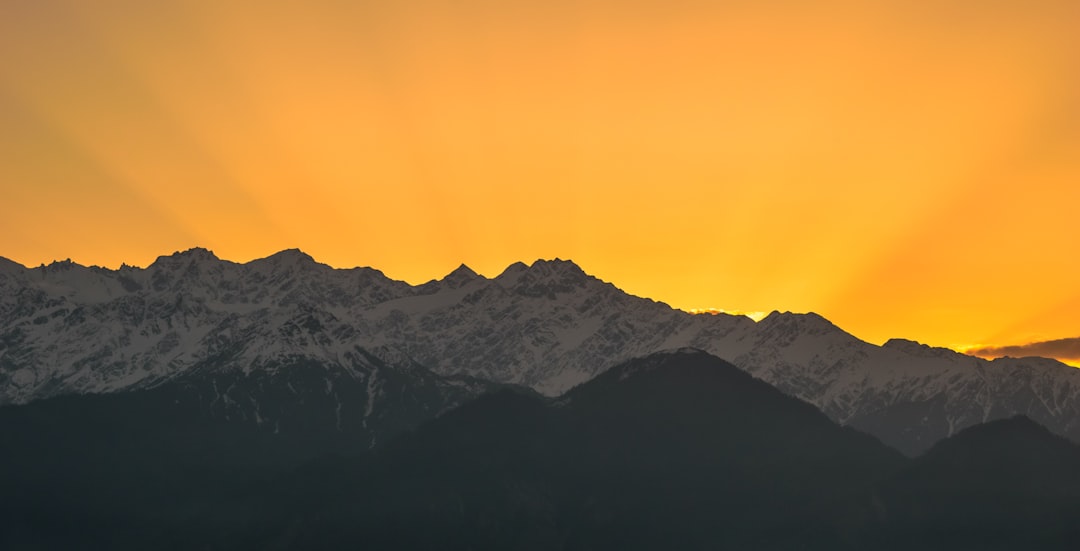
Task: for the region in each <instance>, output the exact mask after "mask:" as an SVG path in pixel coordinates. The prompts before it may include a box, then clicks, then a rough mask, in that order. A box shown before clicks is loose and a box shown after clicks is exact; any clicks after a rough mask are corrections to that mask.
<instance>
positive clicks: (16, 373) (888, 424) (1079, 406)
mask: <svg viewBox="0 0 1080 551" xmlns="http://www.w3.org/2000/svg"><path fill="white" fill-rule="evenodd" d="M358 346H359V347H362V348H363V349H366V350H371V351H375V352H374V353H376V354H377V355H378V356H379V357H380V358H384V359H389V360H388V361H389V362H390V363H395V362H399V363H400V362H403V363H405V364H410V363H415V364H417V365H422V366H425V367H426V368H430V369H431V370H433V371H434V372H436V373H438V374H441V375H442V376H471V377H475V378H479V379H484V380H489V381H496V382H499V383H514V384H521V385H527V386H530V387H532V388H534V389H536V390H538V391H540V392H542V393H544V394H548V395H556V394H559V393H562V392H564V391H565V390H567V389H569V388H571V387H572V386H574V385H576V384H579V383H581V382H584V381H586V380H588V379H590V378H592V377H593V376H595V375H596V374H598V373H599V372H601V371H602V370H604V369H606V368H608V367H611V366H613V365H616V364H618V363H620V362H622V361H624V360H627V359H630V358H634V357H639V356H644V355H647V354H649V353H652V352H655V351H658V350H665V349H676V348H682V347H693V348H698V349H702V350H705V351H708V352H710V353H713V354H715V355H717V356H719V357H721V358H723V359H725V360H728V361H730V362H732V363H734V364H735V365H737V366H739V367H741V368H743V369H745V370H747V371H749V372H750V373H752V374H754V375H755V376H757V377H758V378H761V379H763V380H765V381H767V382H769V383H771V384H773V385H774V386H776V387H778V388H780V389H781V390H783V391H784V392H787V393H789V394H792V395H794V396H797V397H800V398H802V399H804V400H807V401H809V402H811V403H813V404H815V405H817V406H818V407H820V408H821V409H822V410H823V411H825V413H827V414H828V415H829V416H830V417H832V418H834V419H836V420H838V421H840V422H842V423H845V424H850V425H853V426H855V427H858V428H862V429H864V430H867V431H869V432H871V433H873V434H876V435H877V436H879V437H880V438H882V439H883V440H885V441H886V442H887V443H890V444H892V445H894V446H896V447H898V448H900V449H902V450H903V451H907V452H909V453H914V452H917V451H920V450H922V449H925V448H926V447H928V446H929V445H930V444H932V443H933V442H934V441H936V440H938V439H940V438H943V437H945V436H948V435H950V434H953V433H954V432H956V431H957V430H959V429H961V428H964V427H966V426H970V425H972V424H975V423H978V422H982V421H986V420H990V419H996V418H1001V417H1007V416H1011V415H1013V414H1017V413H1022V414H1025V415H1028V416H1029V417H1031V418H1033V419H1035V420H1037V421H1039V422H1040V423H1043V424H1045V425H1047V426H1049V427H1051V428H1052V429H1053V430H1056V431H1058V432H1060V433H1062V434H1066V435H1068V436H1071V437H1073V438H1074V439H1077V440H1080V370H1076V369H1073V368H1071V367H1068V366H1065V365H1064V364H1060V363H1058V362H1055V361H1052V360H1045V359H1032V358H1026V359H1003V360H996V361H993V362H990V361H985V360H980V359H977V358H973V357H970V356H965V355H962V354H958V353H955V352H952V351H949V350H943V349H932V348H929V347H925V346H922V345H919V344H917V343H912V342H910V341H900V340H894V341H890V342H889V343H887V344H886V345H884V346H881V347H879V346H875V345H871V344H868V343H865V342H862V341H860V340H858V339H857V338H855V337H853V336H852V335H849V334H847V333H845V332H844V331H842V330H841V329H839V328H837V327H836V326H834V325H833V324H831V323H830V322H829V321H828V320H825V319H824V318H822V317H820V316H818V315H816V314H790V313H777V312H774V313H772V314H770V315H769V316H767V317H766V318H764V319H762V320H761V321H760V322H756V323H755V322H754V321H752V320H750V319H749V318H746V317H742V316H731V315H725V314H718V315H691V314H688V313H685V312H682V311H678V310H674V309H672V308H670V307H668V306H667V305H665V304H663V303H659V302H655V301H652V300H648V299H642V298H638V297H633V296H630V295H627V294H626V293H623V292H622V291H620V290H619V289H617V288H616V287H615V286H613V285H611V284H609V283H605V282H602V281H600V280H598V279H596V278H594V277H592V276H589V275H587V274H586V273H585V272H583V271H582V270H581V269H580V268H579V267H578V266H577V265H575V264H574V263H572V262H568V261H562V260H553V261H544V260H540V261H537V262H535V263H533V264H532V265H531V266H526V265H525V264H522V263H516V264H514V265H511V266H510V267H508V268H507V269H506V270H505V271H504V272H503V273H502V274H500V275H499V276H497V277H495V278H492V279H488V278H485V277H483V276H481V275H479V274H476V273H475V272H473V271H472V270H471V269H469V268H468V267H466V266H461V267H459V268H458V269H456V270H454V271H453V272H452V273H451V274H449V275H448V276H447V277H445V278H443V279H442V280H438V281H432V282H429V283H426V284H424V285H419V286H415V287H414V286H410V285H408V284H406V283H404V282H400V281H394V280H391V279H389V278H387V277H385V276H384V275H383V274H382V273H381V272H379V271H377V270H373V269H370V268H355V269H351V270H336V269H332V268H330V267H329V266H326V265H322V264H318V263H317V262H315V261H314V260H313V259H312V258H311V257H309V256H307V255H306V254H304V253H302V252H300V251H296V250H292V251H283V252H281V253H278V254H275V255H273V256H271V257H268V258H265V259H261V260H256V261H252V262H250V263H247V264H236V263H232V262H227V261H222V260H219V259H217V258H216V257H215V256H214V255H213V253H211V252H210V251H207V250H205V249H192V250H190V251H186V252H183V253H176V254H173V255H171V256H165V257H161V258H159V259H158V260H157V261H155V262H154V263H153V264H152V265H151V266H149V267H148V268H146V269H138V268H131V267H122V268H121V269H119V270H115V271H113V270H106V269H101V268H87V267H83V266H79V265H77V264H73V263H70V262H60V263H54V264H52V265H49V266H43V267H40V268H33V269H27V268H23V267H21V266H18V265H17V264H14V263H11V262H8V261H0V403H21V402H27V401H30V400H34V399H39V398H43V397H47V396H52V395H56V394H64V393H89V392H94V393H97V392H113V391H120V390H125V389H136V388H146V387H151V386H154V385H159V384H162V383H163V382H165V381H169V380H173V379H175V378H177V377H179V376H181V375H183V374H184V373H187V372H189V371H190V370H192V369H194V368H195V367H196V366H200V367H199V369H210V370H218V371H221V372H236V371H239V372H243V373H248V374H250V373H251V372H252V370H274V369H281V367H280V366H281V365H283V364H282V362H280V361H278V360H279V359H280V358H307V359H311V360H314V361H318V362H323V363H326V364H328V365H339V366H342V369H348V365H349V362H348V361H347V360H346V358H347V356H348V355H349V354H352V353H355V351H356V347H358ZM358 377H359V375H358Z"/></svg>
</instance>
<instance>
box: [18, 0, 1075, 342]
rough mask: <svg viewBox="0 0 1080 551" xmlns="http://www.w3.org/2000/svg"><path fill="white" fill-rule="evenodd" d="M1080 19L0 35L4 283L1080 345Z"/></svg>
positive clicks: (507, 20)
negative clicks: (98, 271)
mask: <svg viewBox="0 0 1080 551" xmlns="http://www.w3.org/2000/svg"><path fill="white" fill-rule="evenodd" d="M1078 28H1080V3H1078V2H1076V1H1075V0H1033V1H1031V2H1024V3H1014V2H989V3H988V2H978V1H975V0H934V1H931V0H871V1H855V0H824V1H822V2H813V3H809V2H792V1H791V0H763V1H760V2H746V1H743V0H730V1H722V2H699V1H696V0H665V1H661V0H640V1H635V2H629V3H628V2H613V1H611V0H582V1H575V2H567V1H564V0H552V1H548V2H538V1H532V0H515V1H511V2H487V1H481V0H462V1H461V2H455V3H449V2H445V1H444V0H413V1H410V2H390V1H381V0H374V1H370V2H338V1H336V0H310V1H308V2H290V1H283V2H269V3H268V2H255V1H253V0H235V1H230V2H216V1H207V0H187V1H184V0H161V1H156V2H143V1H136V0H100V1H96V2H85V1H78V0H35V1H11V2H2V3H0V194H2V195H0V196H2V197H3V199H4V200H3V201H2V204H0V256H3V257H7V258H11V259H13V260H15V261H18V262H20V263H22V264H25V265H31V266H33V265H38V264H40V263H48V262H51V261H52V260H54V259H59V258H72V259H74V260H75V261H77V262H79V263H81V264H87V265H89V264H97V265H104V266H113V267H115V266H119V265H120V264H121V263H128V264H135V265H147V264H149V263H150V262H152V261H153V259H154V258H156V257H157V256H158V255H161V254H167V253H168V252H171V251H174V250H184V249H188V248H191V247H193V246H204V247H207V248H210V249H212V250H214V251H215V252H216V253H217V254H219V255H220V256H222V257H223V258H230V259H237V260H241V261H243V260H249V259H253V258H258V257H262V256H266V255H268V254H272V253H273V252H276V251H278V250H281V249H285V248H290V247H298V248H301V249H303V250H304V251H306V252H308V253H309V254H311V255H312V256H314V257H315V258H316V259H318V260H319V261H320V262H325V263H328V264H330V265H333V266H339V267H348V266H357V265H365V266H373V267H376V268H378V269H380V270H382V271H384V272H385V273H387V274H388V275H389V276H391V277H394V278H395V279H402V280H405V281H409V282H412V283H415V282H421V281H426V280H429V279H432V278H437V277H441V276H442V275H443V274H445V273H448V272H449V271H450V270H451V269H453V268H454V267H456V266H457V265H459V264H461V263H466V264H468V265H470V266H472V267H473V268H474V269H475V270H476V271H477V272H479V273H482V274H485V275H494V274H495V273H497V272H498V271H500V270H502V269H503V268H505V267H506V266H507V265H509V264H511V263H513V262H515V261H519V260H522V259H529V258H553V257H560V258H571V259H573V260H574V261H576V262H578V263H580V264H581V265H582V266H583V267H584V268H585V269H586V271H588V272H589V273H591V274H593V275H595V276H597V277H599V278H601V279H603V280H605V281H612V282H615V283H616V284H617V285H618V286H619V287H620V288H622V289H624V290H626V291H627V292H629V293H631V294H635V295H638V296H644V297H650V298H654V299H656V300H661V301H664V302H666V303H668V304H670V305H672V306H674V307H677V308H680V309H684V310H689V309H692V308H701V307H703V305H723V307H724V308H725V309H727V310H729V311H740V312H769V311H772V310H780V311H785V310H786V311H800V312H809V311H813V312H817V313H819V314H821V315H823V316H825V317H826V318H828V319H830V320H831V321H833V322H834V323H836V324H837V325H838V326H840V327H843V328H844V329H845V330H848V331H850V332H852V333H853V334H855V335H858V336H859V337H860V338H863V339H865V340H868V341H869V342H877V343H880V342H884V341H885V340H887V339H889V338H891V337H904V338H910V339H914V340H918V341H920V342H925V343H927V344H931V345H936V346H949V345H950V344H952V346H957V345H956V344H955V343H973V342H980V343H991V344H992V345H994V346H1004V345H1014V344H1024V343H1031V342H1037V341H1051V340H1055V339H1067V338H1075V337H1080V327H1078V326H1077V323H1076V312H1078V311H1080V289H1077V286H1076V276H1075V275H1076V274H1077V273H1080V255H1077V254H1075V251H1076V248H1077V244H1078V243H1077V237H1076V236H1077V231H1076V228H1075V225H1076V224H1075V219H1076V217H1075V210H1076V205H1078V204H1080V185H1078V184H1077V182H1080V73H1078V72H1077V71H1076V68H1077V67H1080V33H1077V32H1076V29H1078Z"/></svg>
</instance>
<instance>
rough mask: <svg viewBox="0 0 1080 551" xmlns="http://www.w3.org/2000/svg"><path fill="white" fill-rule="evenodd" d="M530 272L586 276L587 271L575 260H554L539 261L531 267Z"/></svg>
mask: <svg viewBox="0 0 1080 551" xmlns="http://www.w3.org/2000/svg"><path fill="white" fill-rule="evenodd" d="M529 271H531V272H539V273H545V274H567V275H569V274H572V275H586V274H585V270H582V269H581V267H580V266H578V265H577V264H575V263H574V261H573V260H563V259H561V258H555V259H553V260H545V259H542V258H541V259H537V260H536V261H534V262H533V263H532V265H531V266H529Z"/></svg>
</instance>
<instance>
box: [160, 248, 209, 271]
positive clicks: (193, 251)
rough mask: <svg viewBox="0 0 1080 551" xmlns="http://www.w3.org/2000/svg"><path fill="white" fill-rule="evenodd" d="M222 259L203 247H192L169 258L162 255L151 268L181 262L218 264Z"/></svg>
mask: <svg viewBox="0 0 1080 551" xmlns="http://www.w3.org/2000/svg"><path fill="white" fill-rule="evenodd" d="M220 260H221V259H219V258H218V257H217V255H215V254H214V252H213V251H211V250H210V249H206V248H203V247H192V248H190V249H188V250H186V251H176V252H174V253H173V254H170V255H168V256H165V255H162V256H159V257H157V260H155V261H154V263H153V264H151V266H155V265H163V264H176V263H180V262H192V263H202V262H218V261H220Z"/></svg>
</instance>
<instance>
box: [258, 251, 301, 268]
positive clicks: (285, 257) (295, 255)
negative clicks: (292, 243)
mask: <svg viewBox="0 0 1080 551" xmlns="http://www.w3.org/2000/svg"><path fill="white" fill-rule="evenodd" d="M259 261H270V262H273V263H275V264H293V265H295V264H316V262H315V259H314V258H312V256H311V255H309V254H307V253H305V252H304V251H301V250H300V249H297V248H292V249H285V250H282V251H278V252H276V253H274V254H272V255H270V256H268V257H266V258H261V259H259V260H256V261H255V262H259Z"/></svg>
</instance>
